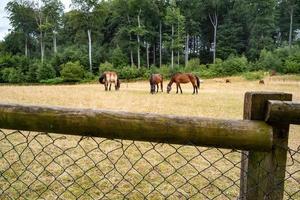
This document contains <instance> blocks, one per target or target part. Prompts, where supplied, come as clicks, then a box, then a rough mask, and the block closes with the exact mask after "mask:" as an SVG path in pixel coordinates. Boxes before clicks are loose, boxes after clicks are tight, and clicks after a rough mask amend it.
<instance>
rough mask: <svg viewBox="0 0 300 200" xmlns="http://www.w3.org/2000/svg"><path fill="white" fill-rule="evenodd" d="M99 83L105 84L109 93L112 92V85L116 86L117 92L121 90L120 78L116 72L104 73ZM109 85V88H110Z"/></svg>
mask: <svg viewBox="0 0 300 200" xmlns="http://www.w3.org/2000/svg"><path fill="white" fill-rule="evenodd" d="M99 83H101V84H104V86H105V91H107V90H108V89H109V91H110V90H111V84H112V83H114V84H115V90H119V89H120V85H121V83H120V80H119V78H118V75H117V73H116V72H109V71H107V72H104V73H103V74H102V75H101V76H100V77H99ZM108 85H109V88H108Z"/></svg>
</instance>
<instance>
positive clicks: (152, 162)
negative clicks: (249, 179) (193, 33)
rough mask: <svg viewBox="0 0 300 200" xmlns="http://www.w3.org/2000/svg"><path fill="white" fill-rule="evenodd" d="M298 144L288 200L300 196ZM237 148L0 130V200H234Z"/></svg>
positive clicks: (238, 163)
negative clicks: (226, 148)
mask: <svg viewBox="0 0 300 200" xmlns="http://www.w3.org/2000/svg"><path fill="white" fill-rule="evenodd" d="M299 152H300V146H299V147H298V149H296V150H292V149H289V158H288V164H287V172H286V183H285V192H284V195H285V197H284V198H285V199H300V193H299V183H300V170H299V169H300V163H299V162H300V153H299ZM240 168H241V151H237V150H225V149H217V148H207V147H196V146H193V145H191V144H188V145H184V146H182V145H171V144H159V143H150V142H136V141H124V140H108V139H102V138H93V137H77V136H62V135H57V134H47V133H33V132H26V131H8V130H0V172H1V176H0V199H144V198H147V199H222V200H223V199H236V198H237V197H238V195H239V188H240V186H239V184H240V170H241V169H240Z"/></svg>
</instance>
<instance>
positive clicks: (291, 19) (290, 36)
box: [289, 7, 294, 48]
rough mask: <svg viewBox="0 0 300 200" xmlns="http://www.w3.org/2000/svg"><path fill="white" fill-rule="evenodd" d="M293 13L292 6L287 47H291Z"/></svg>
mask: <svg viewBox="0 0 300 200" xmlns="http://www.w3.org/2000/svg"><path fill="white" fill-rule="evenodd" d="M293 15H294V8H293V7H292V8H291V10H290V33H289V47H290V48H291V47H292V38H293Z"/></svg>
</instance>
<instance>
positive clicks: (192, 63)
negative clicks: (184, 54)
mask: <svg viewBox="0 0 300 200" xmlns="http://www.w3.org/2000/svg"><path fill="white" fill-rule="evenodd" d="M199 66H200V60H199V58H194V59H191V60H189V62H188V63H187V66H186V68H185V70H186V71H195V70H199Z"/></svg>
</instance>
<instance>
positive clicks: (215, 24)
mask: <svg viewBox="0 0 300 200" xmlns="http://www.w3.org/2000/svg"><path fill="white" fill-rule="evenodd" d="M209 19H210V21H211V24H212V25H213V27H214V45H213V60H214V61H213V62H214V64H215V63H216V51H217V28H218V16H217V13H216V12H215V13H214V15H213V17H211V15H210V14H209Z"/></svg>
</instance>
